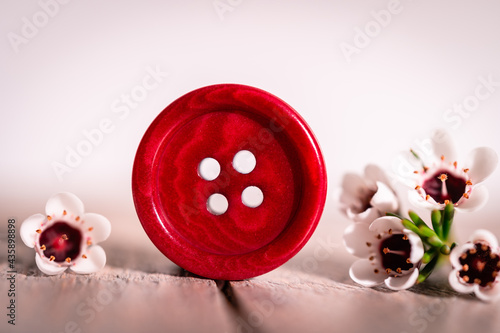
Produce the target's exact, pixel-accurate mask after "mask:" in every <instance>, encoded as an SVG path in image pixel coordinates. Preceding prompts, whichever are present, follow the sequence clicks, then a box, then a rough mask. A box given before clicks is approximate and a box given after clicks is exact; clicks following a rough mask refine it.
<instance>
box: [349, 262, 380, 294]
mask: <svg viewBox="0 0 500 333" xmlns="http://www.w3.org/2000/svg"><path fill="white" fill-rule="evenodd" d="M375 269H377V270H378V273H375ZM349 276H350V277H351V279H352V280H353V281H354V282H356V283H359V284H360V285H363V286H365V287H375V286H378V285H379V284H381V283H382V282H384V280H385V279H386V278H387V275H386V274H385V271H384V269H383V268H381V266H378V265H377V263H376V262H375V261H370V260H368V259H359V260H357V261H356V262H354V263H353V264H352V265H351V268H350V269H349Z"/></svg>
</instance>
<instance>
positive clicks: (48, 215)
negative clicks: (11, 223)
mask: <svg viewBox="0 0 500 333" xmlns="http://www.w3.org/2000/svg"><path fill="white" fill-rule="evenodd" d="M110 233H111V224H110V223H109V221H108V219H106V218H105V217H104V216H101V215H98V214H93V213H85V214H84V210H83V203H82V201H81V200H80V199H79V198H78V197H77V196H76V195H74V194H72V193H58V194H55V195H53V196H52V197H51V198H50V199H49V200H48V201H47V204H46V206H45V215H43V214H35V215H32V216H30V217H28V218H27V219H26V220H25V221H24V222H23V224H22V225H21V228H20V236H21V239H22V240H23V242H24V244H26V246H28V247H32V248H33V247H34V248H35V251H36V254H35V261H36V264H37V266H38V268H39V269H40V270H41V271H42V272H44V273H45V274H48V275H55V274H60V273H62V272H64V271H65V270H66V269H67V268H68V267H69V268H70V269H71V270H72V271H74V272H76V273H81V274H87V273H94V272H97V271H98V270H100V269H101V268H103V267H104V265H105V264H106V253H105V252H104V249H103V248H102V247H100V246H98V245H95V244H97V243H99V242H102V241H104V240H106V239H107V238H108V236H109V234H110Z"/></svg>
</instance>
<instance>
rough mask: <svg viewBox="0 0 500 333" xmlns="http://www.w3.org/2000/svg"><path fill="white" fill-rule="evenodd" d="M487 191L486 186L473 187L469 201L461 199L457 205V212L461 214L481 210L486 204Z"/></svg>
mask: <svg viewBox="0 0 500 333" xmlns="http://www.w3.org/2000/svg"><path fill="white" fill-rule="evenodd" d="M488 197H489V194H488V189H487V188H486V186H483V185H479V186H474V188H473V189H472V191H471V193H470V194H469V199H466V198H463V197H462V198H461V199H460V201H459V202H458V205H457V210H459V211H463V212H472V211H475V210H478V209H480V208H482V207H483V206H484V205H485V204H486V203H487V202H488Z"/></svg>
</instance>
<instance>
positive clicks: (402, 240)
mask: <svg viewBox="0 0 500 333" xmlns="http://www.w3.org/2000/svg"><path fill="white" fill-rule="evenodd" d="M379 250H380V254H381V255H382V266H383V267H384V268H385V269H386V271H387V273H390V272H391V271H395V272H397V273H401V272H402V271H407V270H410V269H411V268H412V267H413V264H412V263H411V262H410V253H411V244H410V240H409V239H408V236H406V235H405V234H393V235H391V236H389V237H387V238H386V239H384V240H383V241H382V242H381V243H380V249H379Z"/></svg>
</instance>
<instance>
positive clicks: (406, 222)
mask: <svg viewBox="0 0 500 333" xmlns="http://www.w3.org/2000/svg"><path fill="white" fill-rule="evenodd" d="M401 223H403V226H404V227H405V228H406V229H409V230H411V231H413V232H414V233H416V234H417V235H420V229H419V228H418V227H417V226H416V225H415V224H413V222H412V221H410V220H407V219H402V220H401Z"/></svg>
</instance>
